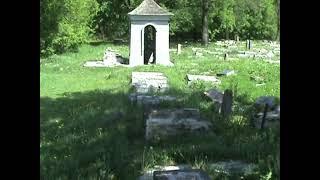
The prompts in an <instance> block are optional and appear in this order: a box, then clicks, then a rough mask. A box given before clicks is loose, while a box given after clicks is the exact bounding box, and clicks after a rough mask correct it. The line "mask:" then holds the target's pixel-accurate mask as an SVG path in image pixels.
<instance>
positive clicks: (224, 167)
mask: <svg viewBox="0 0 320 180" xmlns="http://www.w3.org/2000/svg"><path fill="white" fill-rule="evenodd" d="M257 168H258V166H257V165H255V164H253V163H245V162H242V161H232V160H231V161H220V162H217V163H212V164H210V165H209V169H210V170H214V171H215V172H217V173H223V174H226V175H245V176H246V175H251V174H253V173H254V172H255V170H256V169H257Z"/></svg>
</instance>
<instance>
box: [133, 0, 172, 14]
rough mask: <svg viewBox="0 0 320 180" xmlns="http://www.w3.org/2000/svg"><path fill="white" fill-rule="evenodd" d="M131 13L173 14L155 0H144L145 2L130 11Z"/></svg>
mask: <svg viewBox="0 0 320 180" xmlns="http://www.w3.org/2000/svg"><path fill="white" fill-rule="evenodd" d="M128 14H129V15H173V14H172V13H170V12H169V11H167V10H165V9H163V8H161V7H160V6H159V5H158V4H157V3H156V2H154V0H143V2H142V3H141V4H140V5H139V6H138V7H137V8H135V9H134V10H133V11H131V12H129V13H128Z"/></svg>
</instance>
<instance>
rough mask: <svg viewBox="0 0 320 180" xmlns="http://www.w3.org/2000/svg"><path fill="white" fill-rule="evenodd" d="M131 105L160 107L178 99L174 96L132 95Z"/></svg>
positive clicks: (130, 97)
mask: <svg viewBox="0 0 320 180" xmlns="http://www.w3.org/2000/svg"><path fill="white" fill-rule="evenodd" d="M129 99H130V101H131V103H137V104H138V105H158V104H160V103H161V102H165V101H175V100H176V99H177V98H176V97H173V96H168V95H166V96H156V95H144V94H136V93H132V94H130V95H129Z"/></svg>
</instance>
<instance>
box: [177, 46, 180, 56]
mask: <svg viewBox="0 0 320 180" xmlns="http://www.w3.org/2000/svg"><path fill="white" fill-rule="evenodd" d="M177 54H181V44H178V46H177Z"/></svg>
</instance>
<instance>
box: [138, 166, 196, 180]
mask: <svg viewBox="0 0 320 180" xmlns="http://www.w3.org/2000/svg"><path fill="white" fill-rule="evenodd" d="M191 169H192V167H191V166H190V165H184V164H182V165H175V166H154V167H153V168H151V169H149V170H146V171H145V172H144V173H143V175H142V176H140V177H139V180H153V173H154V172H155V171H172V170H191Z"/></svg>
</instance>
